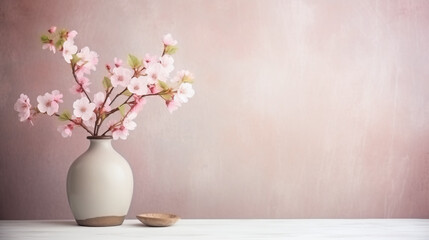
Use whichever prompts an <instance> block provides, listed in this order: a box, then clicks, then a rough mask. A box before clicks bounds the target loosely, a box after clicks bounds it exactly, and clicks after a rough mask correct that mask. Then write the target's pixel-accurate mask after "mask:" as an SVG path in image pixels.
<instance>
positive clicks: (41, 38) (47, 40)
mask: <svg viewBox="0 0 429 240" xmlns="http://www.w3.org/2000/svg"><path fill="white" fill-rule="evenodd" d="M40 40H41V41H42V43H49V41H50V39H49V37H48V36H46V35H42V36H41V37H40Z"/></svg>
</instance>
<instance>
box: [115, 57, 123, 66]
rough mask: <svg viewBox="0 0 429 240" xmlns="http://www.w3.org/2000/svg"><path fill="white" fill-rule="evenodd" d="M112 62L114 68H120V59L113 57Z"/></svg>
mask: <svg viewBox="0 0 429 240" xmlns="http://www.w3.org/2000/svg"><path fill="white" fill-rule="evenodd" d="M113 62H114V63H115V67H120V66H122V59H120V58H117V57H115V58H114V59H113Z"/></svg>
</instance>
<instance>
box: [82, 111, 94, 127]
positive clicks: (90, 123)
mask: <svg viewBox="0 0 429 240" xmlns="http://www.w3.org/2000/svg"><path fill="white" fill-rule="evenodd" d="M96 119H97V116H96V115H95V113H94V112H92V115H91V117H90V118H89V119H88V120H86V121H83V123H84V124H85V125H86V126H87V127H90V128H93V127H94V126H95V120H96Z"/></svg>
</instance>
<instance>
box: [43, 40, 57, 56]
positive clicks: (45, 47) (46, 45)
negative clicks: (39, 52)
mask: <svg viewBox="0 0 429 240" xmlns="http://www.w3.org/2000/svg"><path fill="white" fill-rule="evenodd" d="M47 48H49V51H52V52H53V53H55V51H56V50H57V48H56V47H55V45H54V43H53V42H52V40H50V41H49V42H48V43H45V44H43V45H42V49H47Z"/></svg>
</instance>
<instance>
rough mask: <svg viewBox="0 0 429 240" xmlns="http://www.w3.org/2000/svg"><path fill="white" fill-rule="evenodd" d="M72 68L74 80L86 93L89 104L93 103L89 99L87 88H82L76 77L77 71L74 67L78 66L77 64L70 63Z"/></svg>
mask: <svg viewBox="0 0 429 240" xmlns="http://www.w3.org/2000/svg"><path fill="white" fill-rule="evenodd" d="M70 66H71V68H72V73H73V77H74V80H75V81H76V83H77V84H78V85H79V86H80V88H81V89H82V91H83V93H85V95H86V97H87V98H88V100H89V102H92V101H91V98H90V97H89V95H88V93H87V92H86V91H85V88H84V87H83V86H82V84H81V83H79V81H78V80H77V76H76V70H75V69H74V67H75V66H76V64H73V63H70Z"/></svg>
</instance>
